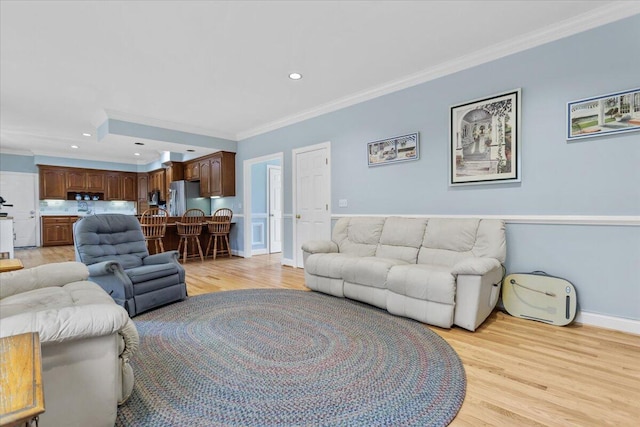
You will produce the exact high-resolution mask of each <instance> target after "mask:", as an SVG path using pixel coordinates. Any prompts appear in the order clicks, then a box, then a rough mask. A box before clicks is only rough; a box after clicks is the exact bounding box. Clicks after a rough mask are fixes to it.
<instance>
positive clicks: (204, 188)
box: [198, 157, 211, 197]
mask: <svg viewBox="0 0 640 427" xmlns="http://www.w3.org/2000/svg"><path fill="white" fill-rule="evenodd" d="M198 168H199V169H200V197H210V196H211V160H210V159H209V158H208V157H206V158H204V159H201V160H200V161H199V162H198Z"/></svg>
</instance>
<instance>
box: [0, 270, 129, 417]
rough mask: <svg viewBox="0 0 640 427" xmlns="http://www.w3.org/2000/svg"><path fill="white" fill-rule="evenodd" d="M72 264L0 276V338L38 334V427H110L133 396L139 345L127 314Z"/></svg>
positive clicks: (86, 273)
mask: <svg viewBox="0 0 640 427" xmlns="http://www.w3.org/2000/svg"><path fill="white" fill-rule="evenodd" d="M88 277H89V270H88V268H87V267H86V266H85V265H84V264H82V263H79V262H62V263H53V264H45V265H42V266H39V267H34V268H30V269H25V270H19V271H13V272H9V273H2V274H0V337H6V336H11V335H17V334H22V333H26V332H38V334H39V336H40V342H41V346H42V382H43V388H44V401H45V412H44V413H43V414H42V415H40V423H39V425H40V426H41V427H59V426H65V427H73V426H93V427H99V426H104V427H107V426H109V427H113V425H114V424H115V420H116V415H117V409H118V405H119V404H121V403H123V402H124V401H125V400H126V399H127V398H128V397H129V395H130V394H131V392H132V390H133V382H134V381H133V370H132V368H131V366H130V365H129V358H130V357H131V355H132V354H133V353H135V351H136V350H137V348H138V343H139V337H138V331H137V330H136V327H135V325H134V324H133V322H132V321H131V319H130V318H129V315H128V313H127V311H126V310H125V309H124V308H122V307H120V306H119V305H118V304H116V303H115V301H114V300H113V299H112V298H111V297H110V296H109V295H108V294H107V293H106V292H105V291H104V290H103V289H102V288H101V287H100V286H98V285H97V284H95V283H92V282H89V281H87V278H88Z"/></svg>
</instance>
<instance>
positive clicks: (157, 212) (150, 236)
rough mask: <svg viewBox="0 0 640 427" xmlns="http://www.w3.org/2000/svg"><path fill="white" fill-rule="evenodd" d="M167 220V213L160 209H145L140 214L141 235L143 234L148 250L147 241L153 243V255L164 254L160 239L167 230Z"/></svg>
mask: <svg viewBox="0 0 640 427" xmlns="http://www.w3.org/2000/svg"><path fill="white" fill-rule="evenodd" d="M168 219H169V212H167V211H166V210H165V209H162V208H150V209H147V210H146V211H144V212H143V213H142V217H140V226H141V227H142V234H144V241H145V243H146V244H147V248H149V241H152V242H154V243H155V253H160V252H164V245H163V244H162V239H163V238H164V233H165V231H166V230H167V220H168Z"/></svg>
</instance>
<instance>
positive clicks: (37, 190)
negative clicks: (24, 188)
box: [2, 171, 42, 247]
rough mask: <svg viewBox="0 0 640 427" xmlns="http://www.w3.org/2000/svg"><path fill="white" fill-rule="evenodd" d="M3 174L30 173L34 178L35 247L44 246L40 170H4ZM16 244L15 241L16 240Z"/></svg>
mask: <svg viewBox="0 0 640 427" xmlns="http://www.w3.org/2000/svg"><path fill="white" fill-rule="evenodd" d="M2 174H3V175H13V176H16V175H20V176H25V175H28V176H30V177H31V178H32V179H33V180H34V187H33V188H34V190H35V194H34V195H33V203H34V206H35V209H34V212H35V213H34V216H35V220H36V221H35V247H40V246H42V232H41V228H40V221H41V216H40V179H39V178H40V175H39V174H38V172H13V171H2ZM14 233H15V221H14ZM14 244H15V241H14Z"/></svg>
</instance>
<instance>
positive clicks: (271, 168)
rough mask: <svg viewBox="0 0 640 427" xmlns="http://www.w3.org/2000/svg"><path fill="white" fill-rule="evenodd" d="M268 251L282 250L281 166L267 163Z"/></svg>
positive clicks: (271, 252)
mask: <svg viewBox="0 0 640 427" xmlns="http://www.w3.org/2000/svg"><path fill="white" fill-rule="evenodd" d="M267 171H268V173H269V179H268V186H269V192H268V195H269V196H268V199H267V203H268V205H269V208H268V209H269V225H268V227H269V230H268V231H269V253H270V254H273V253H277V252H282V168H281V167H280V166H275V165H268V166H267Z"/></svg>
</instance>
